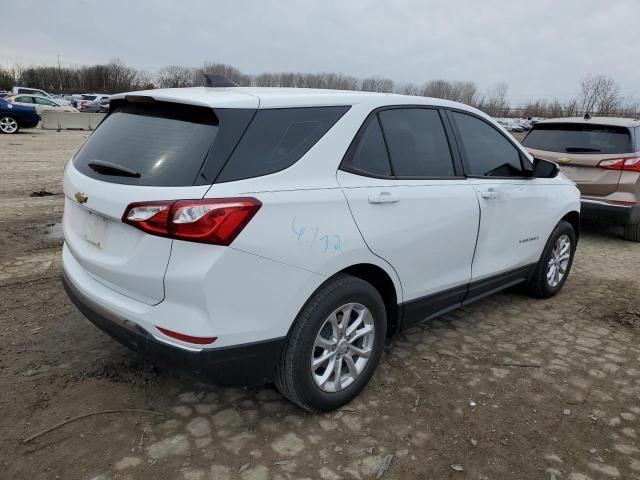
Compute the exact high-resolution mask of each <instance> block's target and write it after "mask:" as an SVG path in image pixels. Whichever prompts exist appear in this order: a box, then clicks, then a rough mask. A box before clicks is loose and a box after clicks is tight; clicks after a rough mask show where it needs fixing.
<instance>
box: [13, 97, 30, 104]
mask: <svg viewBox="0 0 640 480" xmlns="http://www.w3.org/2000/svg"><path fill="white" fill-rule="evenodd" d="M15 101H16V102H19V103H33V98H32V97H16V99H15Z"/></svg>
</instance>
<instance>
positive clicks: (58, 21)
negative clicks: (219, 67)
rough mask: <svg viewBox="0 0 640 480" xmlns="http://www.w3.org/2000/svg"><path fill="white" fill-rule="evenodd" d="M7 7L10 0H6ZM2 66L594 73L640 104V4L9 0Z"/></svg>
mask: <svg viewBox="0 0 640 480" xmlns="http://www.w3.org/2000/svg"><path fill="white" fill-rule="evenodd" d="M4 2H6V3H4ZM2 3H3V7H2V12H3V22H2V27H1V28H2V42H0V61H1V62H2V65H7V64H12V63H16V62H17V63H20V64H22V65H29V64H34V63H35V64H41V63H46V64H55V63H56V61H57V55H58V54H60V56H61V61H62V63H63V65H68V66H72V65H82V64H92V63H99V62H106V61H108V60H109V59H111V58H114V57H120V58H122V59H123V60H124V61H125V62H126V63H127V64H129V65H132V66H136V67H142V68H146V69H149V70H151V71H153V70H155V69H157V68H160V67H162V66H163V65H169V64H182V65H190V66H199V65H201V64H202V62H203V61H204V60H205V59H206V60H209V61H215V62H220V63H227V64H232V65H234V66H236V67H237V68H239V69H240V70H242V71H243V72H245V73H251V74H257V73H261V72H265V71H294V72H329V71H333V72H341V73H344V74H347V75H353V76H356V77H366V76H382V77H388V78H391V79H392V80H394V81H395V82H414V83H424V82H425V81H427V80H431V79H447V80H473V81H475V82H476V83H477V84H478V85H479V86H480V87H482V88H486V87H488V86H490V85H492V84H493V83H496V82H499V81H505V82H507V83H508V85H509V97H510V99H511V100H512V102H513V103H514V104H520V103H522V102H524V101H526V100H528V99H531V98H538V97H546V98H552V97H558V98H559V99H562V100H564V99H567V98H570V97H572V96H574V95H575V94H576V93H577V92H578V88H579V87H578V84H579V82H580V79H581V78H582V77H583V76H584V75H585V74H587V73H594V74H596V73H604V74H607V75H610V76H611V77H613V78H614V79H615V80H616V81H617V82H618V83H619V84H620V87H621V93H622V94H624V95H626V96H634V97H636V98H637V99H640V61H639V59H640V55H639V53H640V0H608V1H607V0H533V1H527V0H442V1H435V0H386V1H374V0H370V1H365V0H319V1H315V2H312V1H304V0H282V1H277V0H262V1H254V2H249V1H243V0H235V1H226V0H153V1H152V0H148V1H144V0H110V1H97V0H96V1H93V0H84V1H83V0H56V1H52V0H29V1H23V0H19V1H18V0H16V1H8V0H4V1H3V2H2Z"/></svg>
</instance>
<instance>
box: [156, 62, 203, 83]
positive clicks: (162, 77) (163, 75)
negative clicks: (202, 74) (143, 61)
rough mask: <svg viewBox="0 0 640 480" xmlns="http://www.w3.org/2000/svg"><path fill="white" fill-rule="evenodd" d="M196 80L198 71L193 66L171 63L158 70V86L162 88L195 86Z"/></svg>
mask: <svg viewBox="0 0 640 480" xmlns="http://www.w3.org/2000/svg"><path fill="white" fill-rule="evenodd" d="M195 82H196V72H195V70H194V69H193V68H189V67H182V66H180V65H169V66H168V67H164V68H161V69H160V70H159V71H158V86H159V87H160V88H180V87H193V86H194V85H195V84H196V83H195Z"/></svg>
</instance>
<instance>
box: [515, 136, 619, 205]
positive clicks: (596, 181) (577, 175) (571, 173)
mask: <svg viewBox="0 0 640 480" xmlns="http://www.w3.org/2000/svg"><path fill="white" fill-rule="evenodd" d="M527 150H528V151H529V153H531V154H532V155H533V156H534V157H537V158H542V159H544V160H550V161H552V162H556V163H558V164H559V165H560V170H561V171H562V173H564V174H565V175H566V176H567V177H569V178H570V179H571V180H573V181H574V182H576V184H577V186H578V189H579V190H580V193H582V194H583V195H593V196H606V195H609V194H611V193H613V192H615V191H616V190H617V188H618V183H619V182H620V175H621V174H622V172H621V171H620V170H607V169H606V168H601V167H598V164H599V163H600V162H601V161H602V160H607V159H614V158H620V155H619V154H612V155H589V154H571V153H558V152H547V151H544V150H536V149H534V148H527Z"/></svg>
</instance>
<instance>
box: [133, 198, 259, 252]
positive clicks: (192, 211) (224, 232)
mask: <svg viewBox="0 0 640 480" xmlns="http://www.w3.org/2000/svg"><path fill="white" fill-rule="evenodd" d="M261 206H262V203H260V201H259V200H257V199H255V198H251V197H242V198H217V199H201V200H169V201H156V202H139V203H132V204H131V205H129V206H128V207H127V209H126V210H125V212H124V215H123V216H122V221H123V222H124V223H128V224H129V225H132V226H134V227H136V228H138V229H140V230H142V231H143V232H146V233H150V234H151V235H158V236H160V237H169V238H176V239H179V240H186V241H189V242H199V243H210V244H213V245H225V246H226V245H230V244H231V242H233V240H235V238H236V237H237V236H238V234H239V233H240V232H241V231H242V229H243V228H244V227H245V226H246V225H247V223H249V221H250V220H251V219H252V218H253V216H254V215H255V214H256V212H257V211H258V210H259V209H260V207H261Z"/></svg>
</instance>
